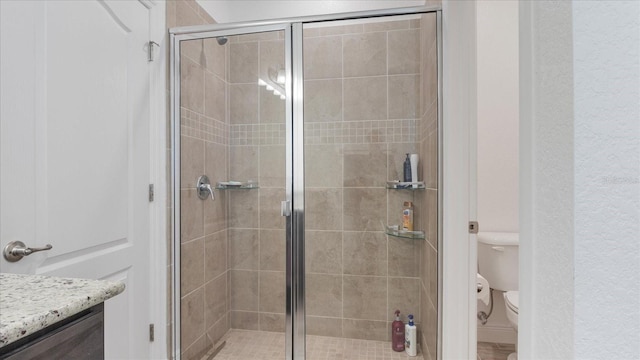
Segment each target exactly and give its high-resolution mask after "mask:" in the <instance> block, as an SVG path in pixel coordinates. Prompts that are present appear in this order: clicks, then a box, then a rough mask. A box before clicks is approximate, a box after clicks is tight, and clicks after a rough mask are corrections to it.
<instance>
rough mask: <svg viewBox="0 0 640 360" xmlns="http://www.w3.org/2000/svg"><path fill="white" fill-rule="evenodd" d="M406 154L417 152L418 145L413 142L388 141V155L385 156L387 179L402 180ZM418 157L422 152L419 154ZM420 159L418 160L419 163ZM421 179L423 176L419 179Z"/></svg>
mask: <svg viewBox="0 0 640 360" xmlns="http://www.w3.org/2000/svg"><path fill="white" fill-rule="evenodd" d="M407 154H418V146H417V144H415V143H390V144H389V157H388V158H387V164H388V169H389V173H388V175H387V180H389V181H393V180H400V181H404V170H403V169H404V168H403V165H404V160H405V158H406V157H407ZM419 155H420V156H419V157H420V158H421V159H422V158H423V157H422V156H421V155H422V154H419ZM420 162H421V161H418V163H420ZM419 180H421V181H423V180H424V178H421V179H419Z"/></svg>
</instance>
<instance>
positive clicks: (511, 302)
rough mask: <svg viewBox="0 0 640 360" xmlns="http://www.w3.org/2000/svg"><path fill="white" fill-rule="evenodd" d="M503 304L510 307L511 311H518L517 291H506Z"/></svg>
mask: <svg viewBox="0 0 640 360" xmlns="http://www.w3.org/2000/svg"><path fill="white" fill-rule="evenodd" d="M504 298H505V300H506V301H505V305H507V306H508V307H509V309H511V311H513V312H515V313H516V314H517V313H518V292H517V291H507V294H506V295H505V297H504Z"/></svg>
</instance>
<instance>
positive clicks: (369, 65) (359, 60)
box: [342, 32, 387, 77]
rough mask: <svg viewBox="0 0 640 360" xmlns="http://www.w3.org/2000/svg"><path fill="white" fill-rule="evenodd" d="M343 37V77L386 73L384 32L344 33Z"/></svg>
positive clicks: (385, 38)
mask: <svg viewBox="0 0 640 360" xmlns="http://www.w3.org/2000/svg"><path fill="white" fill-rule="evenodd" d="M343 39H344V40H343V41H344V44H343V47H342V52H343V55H344V76H345V77H355V76H375V75H386V73H387V34H386V33H384V32H375V33H366V34H354V35H345V36H343Z"/></svg>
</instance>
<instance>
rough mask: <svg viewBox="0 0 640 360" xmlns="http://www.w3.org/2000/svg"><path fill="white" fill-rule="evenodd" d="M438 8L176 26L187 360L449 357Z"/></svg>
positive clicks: (179, 354)
mask: <svg viewBox="0 0 640 360" xmlns="http://www.w3.org/2000/svg"><path fill="white" fill-rule="evenodd" d="M438 14H439V13H438V12H436V11H430V10H425V9H423V8H420V9H408V10H402V9H396V10H388V11H377V12H370V13H362V14H360V15H358V14H349V15H335V16H319V17H316V18H302V19H294V20H282V21H267V22H258V23H248V24H229V25H224V24H221V25H210V26H198V27H193V28H179V29H172V30H171V34H172V35H171V40H172V46H171V50H172V54H171V61H172V64H171V81H172V89H173V90H172V95H173V100H172V126H173V127H172V131H173V137H172V138H173V142H172V144H171V146H172V154H173V159H172V160H173V161H172V164H173V171H172V173H173V179H172V180H173V185H174V186H173V207H174V209H173V210H174V211H173V214H174V221H173V226H174V229H173V257H172V260H173V263H172V266H173V270H174V271H173V282H172V283H173V288H172V291H173V296H172V301H173V308H172V309H173V327H174V337H173V348H174V355H175V357H176V358H182V359H201V358H208V359H215V356H216V354H220V356H222V357H221V358H225V359H248V358H262V359H282V358H286V359H296V360H298V359H305V358H306V359H319V358H323V359H324V358H362V357H363V356H365V355H363V354H366V356H371V358H376V357H380V358H395V357H397V356H400V355H401V353H393V352H392V349H391V322H392V321H393V320H394V319H395V315H394V312H395V310H400V312H401V315H400V316H401V319H402V320H403V321H405V322H407V319H408V318H407V316H408V315H409V314H411V315H413V318H414V320H415V323H416V325H417V327H418V335H417V337H416V339H415V342H414V343H413V344H412V345H413V346H414V347H417V350H418V351H417V354H418V358H422V359H436V358H438V352H437V349H436V348H437V328H438V327H437V324H438V312H437V309H438V305H439V300H438V299H439V294H438V290H437V289H438V269H439V267H438V260H437V259H438V248H439V237H438V213H439V205H438V186H439V184H438V182H437V179H438V171H439V169H438V158H439V156H440V154H439V152H438V132H439V116H438V59H439V56H440V54H439V53H438V49H437V47H438V46H437V44H438V42H437V35H438V34H437V29H438V25H437V22H438V16H439V15H438ZM336 19H340V20H336ZM407 158H413V159H414V160H415V159H416V158H417V159H418V160H417V163H416V162H415V161H414V165H416V166H414V168H413V169H411V168H410V169H409V172H410V174H409V178H406V177H405V173H404V172H405V169H404V161H405V159H407ZM406 210H410V213H411V219H410V220H411V224H410V225H407V223H406V222H405V221H406V220H407V219H406V218H403V212H404V211H406ZM403 344H404V341H403ZM402 354H403V353H402ZM234 356H235V357H234ZM394 356H395V357H394Z"/></svg>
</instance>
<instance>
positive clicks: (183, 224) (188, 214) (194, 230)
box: [180, 189, 204, 242]
mask: <svg viewBox="0 0 640 360" xmlns="http://www.w3.org/2000/svg"><path fill="white" fill-rule="evenodd" d="M202 206H203V205H202V200H200V199H199V198H198V195H196V191H195V189H189V190H181V191H180V240H181V241H182V242H186V241H189V240H192V239H195V238H199V237H201V236H202V235H204V229H203V227H204V226H203V207H202Z"/></svg>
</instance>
